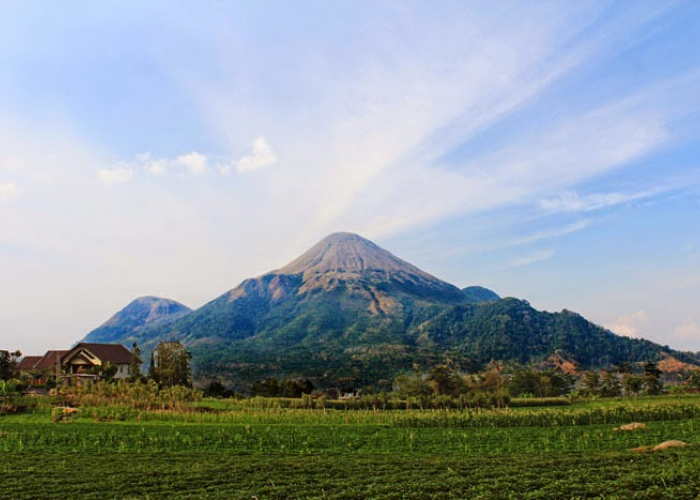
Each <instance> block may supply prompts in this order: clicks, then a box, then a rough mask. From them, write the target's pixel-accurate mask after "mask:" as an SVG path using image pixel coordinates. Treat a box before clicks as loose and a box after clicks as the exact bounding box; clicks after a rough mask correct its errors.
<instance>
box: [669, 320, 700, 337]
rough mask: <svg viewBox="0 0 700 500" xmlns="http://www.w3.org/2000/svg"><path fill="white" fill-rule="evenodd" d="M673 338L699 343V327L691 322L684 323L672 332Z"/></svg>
mask: <svg viewBox="0 0 700 500" xmlns="http://www.w3.org/2000/svg"><path fill="white" fill-rule="evenodd" d="M673 337H675V338H678V339H682V340H694V341H696V342H700V325H698V324H697V323H696V322H693V321H689V322H687V323H684V324H682V325H680V326H678V327H677V328H676V329H674V330H673Z"/></svg>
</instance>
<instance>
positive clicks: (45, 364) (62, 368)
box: [18, 342, 131, 384]
mask: <svg viewBox="0 0 700 500" xmlns="http://www.w3.org/2000/svg"><path fill="white" fill-rule="evenodd" d="M18 368H19V370H20V372H24V373H27V374H31V375H32V376H34V382H33V383H34V384H44V383H46V380H47V379H48V378H51V379H54V380H59V379H63V380H76V381H80V380H97V379H99V378H104V377H105V376H107V375H110V376H111V377H112V378H115V379H125V378H129V377H130V376H131V351H129V349H127V348H126V347H124V346H123V345H119V344H90V343H85V342H81V343H79V344H77V345H76V346H74V347H73V348H72V349H70V350H67V351H65V350H64V351H59V350H51V351H47V352H46V354H44V355H43V356H25V357H24V358H23V359H22V360H21V361H20V363H19V365H18ZM108 372H109V373H108Z"/></svg>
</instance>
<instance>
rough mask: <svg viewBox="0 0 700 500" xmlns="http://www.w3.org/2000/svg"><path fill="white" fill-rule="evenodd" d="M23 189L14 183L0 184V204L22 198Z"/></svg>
mask: <svg viewBox="0 0 700 500" xmlns="http://www.w3.org/2000/svg"><path fill="white" fill-rule="evenodd" d="M23 193H24V189H22V188H21V187H19V186H18V185H17V184H15V183H14V182H4V183H0V202H7V201H10V200H14V199H15V198H18V197H20V196H22V194H23Z"/></svg>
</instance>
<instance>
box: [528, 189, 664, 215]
mask: <svg viewBox="0 0 700 500" xmlns="http://www.w3.org/2000/svg"><path fill="white" fill-rule="evenodd" d="M654 194H656V193H655V192H653V191H643V192H639V193H597V194H591V195H587V196H580V195H579V194H578V193H576V192H574V191H567V192H564V193H562V194H560V195H559V196H556V197H553V198H546V199H543V200H540V201H539V206H540V208H541V209H543V210H545V211H546V212H592V211H594V210H600V209H602V208H607V207H611V206H615V205H621V204H624V203H629V202H631V201H637V200H641V199H644V198H649V197H650V196H653V195H654Z"/></svg>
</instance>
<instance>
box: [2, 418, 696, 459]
mask: <svg viewBox="0 0 700 500" xmlns="http://www.w3.org/2000/svg"><path fill="white" fill-rule="evenodd" d="M698 428H700V420H679V421H672V422H656V423H649V424H648V428H647V429H644V430H639V431H635V432H616V431H615V430H613V429H614V428H613V426H612V425H592V426H561V427H504V428H470V429H461V428H443V427H423V428H404V427H390V426H383V425H358V426H328V425H212V424H200V425H183V424H173V425H143V424H138V423H85V422H71V423H47V424H35V425H27V424H25V423H9V422H7V421H0V451H1V452H4V453H18V452H41V451H52V452H68V453H71V452H73V453H78V452H80V453H83V452H91V451H94V450H100V449H101V450H110V451H111V452H119V453H134V452H153V453H164V452H167V453H190V452H192V451H199V452H220V453H233V454H265V455H269V454H312V453H313V454H328V453H343V454H386V453H406V452H416V453H442V454H462V455H477V456H483V455H490V456H498V455H509V456H512V455H523V454H530V455H533V454H534V455H539V454H552V453H577V454H592V453H601V452H624V451H627V450H629V449H630V448H634V447H638V446H653V445H656V444H659V443H660V442H663V441H667V440H671V439H676V440H682V441H686V442H689V443H694V442H695V441H696V440H697V434H696V429H698Z"/></svg>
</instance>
